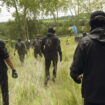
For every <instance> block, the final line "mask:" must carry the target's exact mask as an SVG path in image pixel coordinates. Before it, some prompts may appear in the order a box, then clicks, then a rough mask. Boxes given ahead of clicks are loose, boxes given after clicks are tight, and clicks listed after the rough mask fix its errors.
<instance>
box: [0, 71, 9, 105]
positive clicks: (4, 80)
mask: <svg viewBox="0 0 105 105" xmlns="http://www.w3.org/2000/svg"><path fill="white" fill-rule="evenodd" d="M0 76H1V77H0V85H1V92H2V98H3V105H9V92H8V76H7V72H5V73H2V74H0Z"/></svg>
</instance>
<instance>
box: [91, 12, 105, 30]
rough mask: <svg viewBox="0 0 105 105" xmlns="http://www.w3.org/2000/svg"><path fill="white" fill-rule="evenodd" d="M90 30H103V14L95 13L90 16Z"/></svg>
mask: <svg viewBox="0 0 105 105" xmlns="http://www.w3.org/2000/svg"><path fill="white" fill-rule="evenodd" d="M90 26H91V30H93V29H95V28H105V12H103V11H95V12H93V13H92V14H91V16H90Z"/></svg>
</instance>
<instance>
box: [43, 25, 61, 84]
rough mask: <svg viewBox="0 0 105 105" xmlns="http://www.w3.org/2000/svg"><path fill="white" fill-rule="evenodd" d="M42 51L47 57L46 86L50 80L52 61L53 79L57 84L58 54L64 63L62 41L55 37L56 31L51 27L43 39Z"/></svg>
mask: <svg viewBox="0 0 105 105" xmlns="http://www.w3.org/2000/svg"><path fill="white" fill-rule="evenodd" d="M41 51H42V53H43V54H44V57H45V75H46V78H45V85H47V83H48V80H49V79H50V73H49V68H50V64H51V61H53V68H54V69H53V78H52V80H53V81H54V82H55V78H56V72H57V63H58V53H59V55H60V61H62V51H61V46H60V40H59V38H58V37H57V36H55V30H54V29H53V28H52V27H50V28H49V29H48V34H47V35H46V36H45V37H44V38H43V39H42V44H41Z"/></svg>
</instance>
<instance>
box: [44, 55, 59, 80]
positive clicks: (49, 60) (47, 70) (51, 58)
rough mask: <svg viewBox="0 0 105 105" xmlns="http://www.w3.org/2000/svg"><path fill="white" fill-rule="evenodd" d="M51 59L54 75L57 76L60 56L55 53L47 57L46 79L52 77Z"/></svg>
mask: <svg viewBox="0 0 105 105" xmlns="http://www.w3.org/2000/svg"><path fill="white" fill-rule="evenodd" d="M51 61H52V62H53V77H54V78H56V72H57V63H58V56H57V55H55V56H54V55H53V56H47V57H45V75H46V79H48V78H49V77H50V73H49V69H50V65H51Z"/></svg>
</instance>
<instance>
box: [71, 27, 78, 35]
mask: <svg viewBox="0 0 105 105" xmlns="http://www.w3.org/2000/svg"><path fill="white" fill-rule="evenodd" d="M72 30H73V32H74V34H77V33H78V32H77V27H76V26H75V25H74V26H72Z"/></svg>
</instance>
